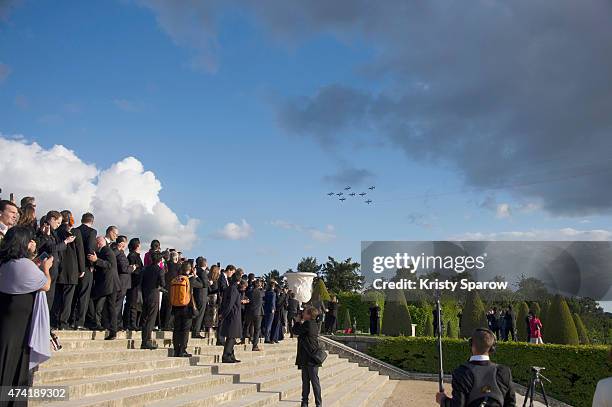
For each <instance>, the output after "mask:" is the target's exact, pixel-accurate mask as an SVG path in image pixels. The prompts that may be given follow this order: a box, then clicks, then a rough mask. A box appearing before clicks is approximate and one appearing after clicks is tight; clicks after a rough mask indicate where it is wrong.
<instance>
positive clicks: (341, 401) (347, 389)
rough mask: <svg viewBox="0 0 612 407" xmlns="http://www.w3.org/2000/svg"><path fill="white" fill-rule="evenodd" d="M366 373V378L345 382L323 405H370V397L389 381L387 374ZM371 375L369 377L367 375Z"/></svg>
mask: <svg viewBox="0 0 612 407" xmlns="http://www.w3.org/2000/svg"><path fill="white" fill-rule="evenodd" d="M372 373H374V375H373V376H372V375H367V374H366V378H367V380H365V381H362V382H361V383H359V382H350V383H346V384H345V385H344V386H342V388H340V389H337V390H336V391H335V392H333V393H332V394H330V395H329V396H328V397H327V398H326V399H325V405H326V406H329V407H342V406H352V407H366V406H369V405H370V401H371V398H372V397H373V396H374V395H375V394H376V392H377V391H378V390H380V389H381V388H382V387H383V386H384V385H385V383H387V382H388V381H389V377H388V376H382V375H380V374H378V372H372ZM368 376H371V377H368Z"/></svg>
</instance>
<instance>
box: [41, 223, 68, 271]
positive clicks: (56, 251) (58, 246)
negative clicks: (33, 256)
mask: <svg viewBox="0 0 612 407" xmlns="http://www.w3.org/2000/svg"><path fill="white" fill-rule="evenodd" d="M36 246H37V247H38V253H43V252H45V253H47V254H49V255H51V256H53V266H51V269H50V270H49V274H50V275H51V279H52V280H56V279H57V275H58V274H59V265H60V263H61V262H62V255H63V254H64V251H65V250H66V247H67V246H66V243H64V241H63V240H61V239H60V238H59V237H58V236H57V232H56V231H55V230H53V231H51V234H50V235H42V234H41V235H39V240H38V241H37V245H36Z"/></svg>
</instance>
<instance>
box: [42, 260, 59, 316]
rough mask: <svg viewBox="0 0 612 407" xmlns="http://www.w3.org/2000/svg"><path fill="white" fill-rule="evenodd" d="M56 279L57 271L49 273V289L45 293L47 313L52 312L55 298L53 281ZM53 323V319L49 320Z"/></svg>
mask: <svg viewBox="0 0 612 407" xmlns="http://www.w3.org/2000/svg"><path fill="white" fill-rule="evenodd" d="M56 281H57V272H55V274H53V273H51V286H50V287H49V291H47V292H46V293H45V295H46V296H47V305H48V306H49V314H50V315H53V314H52V310H53V300H54V299H55V282H56ZM51 323H53V321H51Z"/></svg>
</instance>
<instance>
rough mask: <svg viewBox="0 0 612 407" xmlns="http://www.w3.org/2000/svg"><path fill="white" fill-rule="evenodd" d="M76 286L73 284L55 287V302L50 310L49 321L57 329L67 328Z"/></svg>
mask: <svg viewBox="0 0 612 407" xmlns="http://www.w3.org/2000/svg"><path fill="white" fill-rule="evenodd" d="M75 289H76V285H74V284H57V285H56V286H55V291H56V292H55V300H54V302H53V309H52V310H51V321H52V322H53V323H54V324H55V325H56V326H57V327H59V328H67V327H68V320H69V318H70V311H71V310H72V297H73V296H74V291H75Z"/></svg>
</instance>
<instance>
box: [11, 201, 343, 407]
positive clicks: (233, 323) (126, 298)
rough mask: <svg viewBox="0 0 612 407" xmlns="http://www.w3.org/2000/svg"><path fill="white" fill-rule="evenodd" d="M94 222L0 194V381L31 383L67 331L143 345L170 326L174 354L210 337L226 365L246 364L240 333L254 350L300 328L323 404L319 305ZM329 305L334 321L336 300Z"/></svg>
mask: <svg viewBox="0 0 612 407" xmlns="http://www.w3.org/2000/svg"><path fill="white" fill-rule="evenodd" d="M94 223H95V217H94V215H93V214H92V213H85V214H83V215H82V216H81V222H80V225H78V226H77V225H76V222H75V219H74V216H73V214H72V213H71V211H69V210H63V211H61V212H59V211H54V210H52V211H49V212H47V213H46V214H45V215H44V216H42V217H40V218H38V216H37V212H36V200H35V198H34V197H25V198H23V199H22V200H21V205H20V206H17V204H16V203H15V202H13V201H12V200H0V309H1V310H2V313H0V332H2V334H1V335H0V367H1V373H0V384H1V385H2V386H5V385H6V386H16V385H28V384H30V380H31V371H32V369H33V368H35V367H36V366H37V365H38V364H40V363H42V362H44V361H45V360H46V359H48V358H49V357H50V350H49V348H50V346H49V345H50V338H56V339H55V342H56V345H57V342H58V339H57V337H59V338H60V339H61V331H63V330H67V329H72V330H97V331H106V335H105V338H104V339H105V340H114V339H116V338H117V332H119V331H121V330H128V331H135V330H136V331H138V330H139V331H141V332H142V342H141V346H140V347H141V349H156V348H157V345H156V343H155V341H154V339H153V338H152V334H153V332H154V331H172V332H173V334H172V339H173V341H172V342H173V346H174V356H175V357H191V356H192V355H191V354H190V353H188V351H187V349H188V348H187V346H188V341H189V338H190V337H191V338H206V337H213V335H214V337H215V338H216V344H217V345H221V346H223V356H222V358H221V360H222V362H223V363H237V362H240V360H238V359H237V358H236V356H235V354H234V345H235V344H236V343H237V341H239V342H238V343H239V344H246V343H247V342H250V344H251V349H252V351H255V352H257V351H261V350H262V347H261V345H260V338H263V339H264V342H265V343H268V344H272V343H278V342H280V341H282V340H283V339H284V338H285V336H286V335H289V336H290V337H294V335H296V336H298V353H297V357H296V365H298V367H299V368H300V369H302V379H303V382H304V389H305V390H304V392H303V393H304V395H305V400H307V399H308V392H309V389H310V384H312V387H313V390H314V392H315V399H316V401H317V402H316V404H317V405H320V404H321V403H320V400H321V391H320V384H319V380H318V373H317V369H318V366H320V364H319V365H317V363H313V362H312V361H311V360H310V357H309V356H307V355H310V353H311V352H314V351H315V350H313V349H310V350H309V348H312V347H314V346H315V345H314V344H315V343H318V342H317V341H316V340H315V339H316V336H318V334H319V332H320V331H321V320H320V319H319V318H318V315H319V310H318V309H317V308H318V307H317V308H315V307H308V306H306V307H305V306H304V304H300V303H299V302H298V301H297V300H296V298H295V297H296V296H295V294H294V293H293V292H291V291H290V290H289V289H288V288H287V287H284V286H283V284H282V281H280V282H277V281H274V280H269V281H265V280H264V279H262V278H257V277H256V276H255V274H253V273H250V274H248V275H247V274H246V273H244V271H243V270H242V269H241V268H237V267H235V266H234V265H231V264H230V265H227V266H225V267H224V268H221V264H220V263H216V264H213V265H211V266H209V264H208V261H207V259H206V258H204V257H198V258H196V259H187V258H185V257H184V256H183V254H182V253H181V252H180V251H179V250H176V249H171V248H169V249H165V250H162V246H161V243H160V241H159V240H152V241H151V243H150V247H149V248H148V250H147V251H146V253H144V255H143V253H142V252H143V250H142V247H141V241H140V239H139V238H137V237H132V238H128V237H127V236H125V235H122V234H121V233H120V230H119V228H118V227H117V226H114V225H111V226H108V227H106V228H105V229H104V234H99V233H98V231H97V230H96V229H95V228H94ZM126 251H127V254H126ZM302 308H304V309H303V310H302ZM331 308H332V312H331V313H330V320H332V319H333V320H334V321H332V322H331V324H332V325H333V327H331V329H335V317H336V314H337V301H336V302H333V303H332V305H331ZM322 310H323V311H328V309H327V308H325V307H323V309H322ZM314 327H316V329H314ZM56 335H57V336H56ZM52 342H53V341H52ZM305 355H306V356H305ZM306 388H307V389H306Z"/></svg>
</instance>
